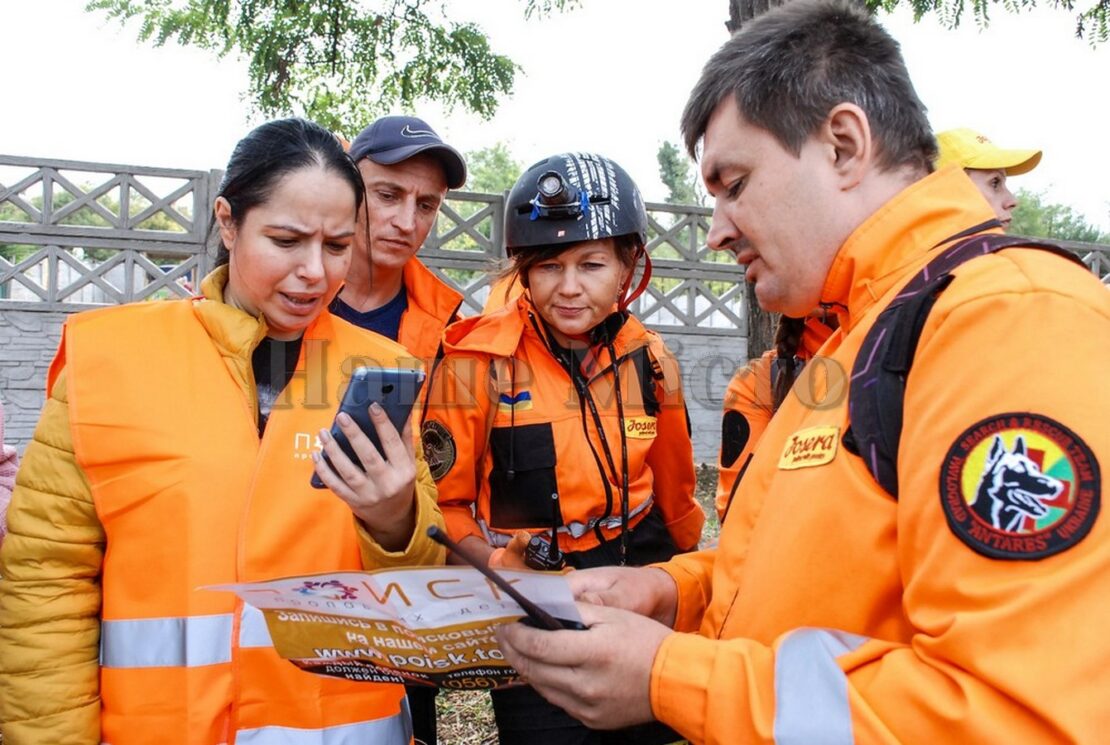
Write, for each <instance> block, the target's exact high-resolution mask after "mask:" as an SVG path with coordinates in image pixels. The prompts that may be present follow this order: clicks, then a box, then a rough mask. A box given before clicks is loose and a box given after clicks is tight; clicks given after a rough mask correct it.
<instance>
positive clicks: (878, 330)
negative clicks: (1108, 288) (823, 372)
mask: <svg viewBox="0 0 1110 745" xmlns="http://www.w3.org/2000/svg"><path fill="white" fill-rule="evenodd" d="M1017 247H1023V248H1036V249H1040V250H1043V251H1050V252H1052V253H1055V254H1058V255H1060V256H1063V257H1065V258H1068V259H1070V260H1072V261H1075V262H1076V263H1079V264H1082V262H1081V261H1080V260H1079V258H1078V257H1076V256H1075V255H1074V254H1072V253H1070V252H1068V251H1066V250H1064V249H1063V248H1061V247H1059V246H1057V245H1056V244H1053V243H1047V242H1044V241H1038V240H1033V239H1030V238H1021V237H1019V236H1008V235H999V234H997V233H989V234H984V235H974V236H971V237H970V238H964V239H963V240H960V241H958V242H956V243H954V244H952V245H951V246H948V247H947V248H944V249H942V250H941V252H940V253H939V254H938V255H937V256H936V257H934V258H933V259H932V260H931V261H930V262H929V263H928V264H926V265H925V267H924V268H922V269H921V271H919V272H918V273H917V274H915V275H914V276H913V278H912V279H910V281H909V282H907V283H906V285H905V287H903V288H902V291H901V292H899V293H898V295H896V296H895V298H894V300H892V301H891V303H890V305H888V306H887V307H886V308H884V309H883V311H882V313H880V314H879V317H878V318H877V319H876V321H875V325H874V326H872V327H871V328H870V330H868V332H867V336H866V337H865V338H864V340H863V346H862V347H861V348H860V351H859V354H858V355H857V356H856V360H855V363H854V364H853V365H852V377H851V382H850V384H849V389H848V420H849V422H850V425H849V427H848V430H847V431H846V432H845V433H844V438H843V441H844V447H845V448H846V449H847V450H848V451H849V452H851V453H854V454H855V455H858V456H859V457H861V458H862V459H863V462H864V464H865V465H866V466H867V470H868V471H869V472H870V473H871V476H872V477H873V478H874V479H875V481H877V482H878V483H879V486H881V487H882V488H883V489H884V490H885V491H886V492H887V493H888V494H890V495H891V496H892V497H894V498H895V499H897V498H898V445H899V441H900V440H901V439H902V409H903V404H904V400H905V396H906V378H907V377H908V375H909V372H910V367H911V366H912V365H913V358H914V354H915V353H916V351H917V342H918V339H919V338H920V336H921V330H922V329H923V328H924V327H925V321H926V320H927V319H928V317H929V312H930V311H931V310H932V309H933V305H934V304H935V303H936V301H937V297H938V296H939V295H940V293H941V292H943V291H944V288H945V287H947V286H948V284H949V283H950V282H951V281H952V279H953V276H952V271H953V270H955V269H956V267H958V266H959V265H960V264H963V263H964V262H965V261H969V260H971V259H974V258H976V257H977V256H984V255H986V254H991V253H995V252H997V251H1001V250H1002V249H1004V248H1017Z"/></svg>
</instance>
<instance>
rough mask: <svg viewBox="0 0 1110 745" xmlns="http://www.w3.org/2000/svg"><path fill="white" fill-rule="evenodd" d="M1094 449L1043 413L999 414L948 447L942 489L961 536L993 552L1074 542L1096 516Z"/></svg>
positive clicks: (1020, 552) (1018, 553) (1036, 550)
mask: <svg viewBox="0 0 1110 745" xmlns="http://www.w3.org/2000/svg"><path fill="white" fill-rule="evenodd" d="M1100 488H1101V481H1100V477H1099V468H1098V461H1097V460H1096V459H1095V454H1094V453H1093V452H1091V449H1090V448H1089V447H1088V446H1087V444H1086V443H1084V442H1083V440H1081V439H1080V438H1079V437H1078V436H1077V435H1076V434H1075V433H1074V432H1072V431H1071V430H1070V429H1068V428H1067V427H1065V426H1064V425H1062V424H1060V423H1059V422H1057V421H1054V420H1052V419H1049V418H1048V417H1046V416H1041V415H1039V414H1029V413H1010V414H999V415H998V416H994V417H990V418H989V419H984V420H983V421H981V422H978V423H976V424H974V425H972V426H971V427H969V428H967V429H966V430H964V432H963V434H961V435H960V436H959V438H957V439H956V442H955V443H953V445H952V447H951V448H949V450H948V455H947V457H946V458H945V459H944V466H943V467H942V468H941V472H940V494H941V504H942V505H943V507H944V514H945V516H946V517H947V518H948V524H949V525H950V526H951V528H952V532H954V533H955V534H956V535H957V536H958V537H959V538H960V540H962V541H963V542H964V543H966V544H967V545H968V546H970V547H971V548H973V549H975V550H976V551H978V552H979V553H981V554H983V555H984V556H990V557H993V558H996V559H1043V558H1045V557H1046V556H1052V555H1053V554H1058V553H1060V552H1061V551H1064V550H1066V549H1068V548H1071V547H1072V546H1074V545H1075V544H1077V543H1079V541H1081V540H1082V539H1083V537H1084V536H1086V535H1087V533H1088V532H1089V531H1090V529H1091V526H1092V525H1093V524H1094V522H1095V518H1096V517H1097V516H1098V511H1099V501H1100V493H1099V492H1100Z"/></svg>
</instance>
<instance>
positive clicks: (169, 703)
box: [51, 300, 411, 745]
mask: <svg viewBox="0 0 1110 745" xmlns="http://www.w3.org/2000/svg"><path fill="white" fill-rule="evenodd" d="M196 302H207V301H201V300H197V301H196ZM152 330H154V331H153V332H152ZM183 349H188V350H192V351H191V352H190V353H189V354H183V353H182V350H183ZM355 353H358V354H361V355H363V356H370V357H373V358H376V359H378V360H379V361H381V363H382V364H388V363H390V362H391V361H396V360H400V359H402V358H405V357H406V356H407V355H406V354H405V352H404V350H402V349H401V348H400V347H399V346H398V345H396V344H393V343H392V342H389V341H387V340H385V339H383V338H381V337H376V336H371V335H368V334H366V332H364V331H362V330H360V329H356V328H355V327H353V326H350V325H349V324H347V323H345V322H343V321H340V320H339V319H334V318H333V317H332V316H330V315H329V314H328V313H324V314H322V315H321V316H320V318H319V319H317V321H316V322H315V323H314V324H313V325H312V326H311V327H310V328H309V329H308V330H307V331H306V333H305V336H304V341H303V345H302V351H301V360H300V361H299V362H298V370H299V371H305V372H303V373H302V372H298V373H297V374H295V375H294V377H293V378H292V380H291V381H290V383H289V385H288V386H287V388H286V391H285V393H284V395H283V397H282V399H279V401H278V402H277V403H275V405H274V408H273V411H272V413H271V415H270V417H269V421H268V423H267V425H266V430H265V432H264V434H263V436H262V438H261V440H260V439H259V435H258V430H257V424H256V418H255V412H254V411H253V410H252V407H251V405H250V402H249V401H248V400H246V399H245V397H244V396H243V392H242V390H241V389H240V387H239V386H238V385H237V384H236V383H235V381H234V380H233V378H232V376H229V374H228V371H227V370H226V369H225V368H224V362H223V361H222V360H221V358H220V356H219V354H218V353H217V352H216V350H215V348H214V347H213V345H212V344H211V343H210V342H209V339H208V336H207V334H206V330H205V328H204V327H203V326H202V325H201V324H200V323H198V321H197V319H196V317H195V315H194V308H193V304H192V303H190V302H189V301H181V302H168V303H152V304H143V305H137V306H125V307H120V308H112V309H107V310H103V311H96V312H92V313H87V314H80V315H77V316H74V317H73V318H71V319H70V320H69V321H68V322H67V324H66V327H65V330H64V333H63V341H62V345H61V347H60V350H59V354H58V358H57V359H56V360H55V364H54V366H53V367H52V374H51V384H52V383H53V378H54V376H55V375H56V374H57V372H58V371H59V370H60V369H61V368H62V367H63V366H64V367H65V368H66V370H67V375H68V380H69V408H70V422H71V428H72V432H73V442H74V452H75V453H76V457H77V459H78V462H79V464H80V465H81V467H82V469H83V471H84V473H85V475H86V476H87V478H88V481H89V485H90V487H91V490H92V495H93V499H94V502H95V506H96V512H97V516H98V518H99V519H100V522H101V523H102V525H103V527H104V531H105V534H106V538H107V551H106V553H105V556H104V563H103V568H102V574H101V576H102V585H103V600H102V610H101V672H100V697H101V703H102V711H101V728H102V740H103V741H104V742H106V743H112V744H113V745H121V744H122V743H136V744H138V743H151V742H182V743H185V742H188V743H232V742H239V743H252V742H263V741H266V742H271V741H275V740H276V739H281V741H282V742H288V743H297V742H304V743H318V742H320V740H321V738H324V739H327V738H329V737H338V736H340V733H345V734H344V736H348V737H355V738H357V739H359V741H364V742H380V743H407V742H409V740H410V737H411V734H410V724H409V721H408V714H407V711H406V710H404V708H403V697H404V689H403V687H402V686H399V685H380V684H368V683H356V682H347V681H343V680H339V679H332V678H325V677H322V676H317V675H313V674H309V673H305V672H302V671H300V670H298V669H297V668H295V667H294V666H293V665H292V664H290V663H289V662H286V661H284V660H282V659H280V658H279V657H278V656H277V654H276V653H275V652H274V650H273V647H272V646H271V642H270V638H269V634H268V632H267V630H266V627H265V623H264V622H263V621H262V618H261V614H259V613H258V612H257V611H254V610H253V609H251V608H249V607H244V605H243V604H242V602H241V601H239V600H237V599H236V598H235V596H233V595H231V594H230V593H227V592H214V591H208V590H205V589H203V588H204V587H206V586H208V585H214V584H221V583H229V582H249V581H255V580H264V579H270V578H274V577H280V576H286V575H291V574H304V573H311V572H323V571H334V570H341V569H360V568H362V560H361V558H360V551H359V543H358V541H357V539H356V528H355V520H354V518H353V516H352V514H351V512H350V508H348V507H347V505H346V504H344V503H343V502H342V501H341V500H339V499H338V498H336V497H335V495H334V494H332V493H331V492H330V491H328V490H317V489H313V488H311V487H310V486H309V484H308V481H309V476H310V474H311V471H312V467H311V460H310V455H311V453H312V451H313V449H314V445H313V443H314V442H315V440H316V433H317V432H318V431H319V430H320V429H321V428H323V427H327V426H329V425H330V423H331V418H332V416H333V414H334V411H335V403H336V400H337V396H338V394H339V393H340V392H341V388H342V383H343V380H342V374H341V372H340V363H341V361H343V360H344V359H345V358H347V357H348V356H350V355H352V354H355ZM248 358H249V355H248ZM198 380H200V381H204V382H203V383H202V384H198V383H197V381H198ZM213 422H219V423H220V424H219V425H218V426H215V427H214V426H212V423H213Z"/></svg>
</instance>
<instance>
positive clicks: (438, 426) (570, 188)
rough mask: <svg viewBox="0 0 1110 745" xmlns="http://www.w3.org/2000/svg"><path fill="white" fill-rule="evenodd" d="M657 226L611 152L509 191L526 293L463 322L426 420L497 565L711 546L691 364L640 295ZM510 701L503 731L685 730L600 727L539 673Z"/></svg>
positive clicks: (653, 735)
mask: <svg viewBox="0 0 1110 745" xmlns="http://www.w3.org/2000/svg"><path fill="white" fill-rule="evenodd" d="M646 232H647V215H646V213H645V211H644V204H643V200H642V199H641V197H640V192H639V189H637V188H636V184H635V183H633V181H632V179H631V178H630V177H629V176H628V174H627V173H625V171H624V169H622V168H621V167H620V166H619V165H617V164H616V163H614V162H613V161H611V160H609V159H607V158H603V157H601V156H598V155H592V154H588V153H565V154H560V155H555V156H552V157H550V158H547V159H545V160H543V161H540V162H539V163H536V164H535V165H534V166H532V167H531V168H529V169H528V170H527V171H526V172H525V173H524V174H523V175H522V176H521V177H520V179H519V180H518V181H517V183H516V186H514V187H513V189H512V191H511V192H510V194H509V200H508V204H507V206H506V216H505V245H506V250H507V252H508V254H509V257H510V259H511V261H512V265H511V271H510V274H509V276H508V277H506V280H505V283H504V284H505V286H510V287H511V286H512V285H513V284H514V283H515V282H519V285H520V286H521V287H522V288H523V291H522V294H520V295H519V296H518V297H515V298H513V299H512V300H510V301H508V302H507V303H506V304H505V306H504V307H502V308H500V309H499V310H495V311H493V312H491V313H488V314H486V315H483V316H479V317H477V318H468V319H464V320H462V321H458V322H457V323H455V324H453V325H451V326H449V327H448V329H447V331H446V334H445V342H444V349H445V350H446V354H445V356H444V358H443V361H442V363H441V364H440V366H439V368H438V369H437V371H436V373H435V375H434V377H433V380H432V383H431V386H430V390H429V395H428V409H427V414H426V417H425V421H424V424H423V427H422V435H423V443H424V450H425V455H426V457H427V458H428V462H429V465H430V467H431V469H432V475H433V476H434V477H435V479H436V481H437V482H438V486H439V494H440V506H441V507H442V509H443V512H444V517H445V519H446V521H447V530H448V532H449V533H450V534H451V536H452V537H453V538H454V539H455V540H457V541H459V542H461V543H463V544H466V545H467V546H468V547H470V549H471V553H472V554H475V555H480V556H483V557H485V558H486V560H487V561H488V563H489V565H490V566H501V567H509V568H524V567H529V568H533V569H559V568H562V567H563V566H570V567H576V568H583V567H594V566H608V565H642V564H648V563H651V562H656V561H665V560H666V559H668V558H670V557H671V556H673V555H674V554H676V553H678V552H681V551H688V550H690V549H692V548H694V547H695V546H696V545H697V542H698V538H699V537H700V534H701V527H702V523H703V522H704V520H705V516H704V514H703V513H702V511H701V508H700V506H699V505H698V503H697V502H696V501H695V499H694V465H693V451H692V447H691V444H690V432H689V424H688V421H687V417H686V407H685V403H684V400H683V395H682V385H681V379H680V376H679V370H678V365H677V363H676V361H675V359H674V357H673V356H672V355H671V354H670V352H669V351H668V350H667V348H666V346H665V345H664V344H663V341H662V339H660V338H659V336H658V335H656V334H654V333H652V332H650V331H648V330H647V329H645V328H644V326H643V325H642V324H641V323H640V322H639V321H638V320H637V319H636V318H634V317H633V316H631V315H630V314H629V313H628V310H627V308H628V304H629V303H630V302H631V301H632V300H633V299H634V297H635V295H636V294H637V293H636V292H634V291H631V290H630V288H631V287H632V279H633V275H634V273H635V269H636V265H637V263H638V262H639V260H640V259H641V258H644V260H645V264H646V254H645V251H644V246H645V239H646ZM647 273H648V272H647V271H646V269H645V272H644V274H647ZM639 286H640V287H642V286H643V282H641V283H640V285H639ZM493 706H494V713H495V715H496V719H497V728H498V732H499V735H500V741H501V742H502V743H504V744H509V743H528V745H542V744H543V743H560V744H562V743H601V742H605V743H621V742H628V743H645V744H646V743H665V742H673V741H674V740H677V739H679V737H678V736H677V735H676V734H675V733H674V732H673V731H671V730H668V729H666V728H664V727H661V726H658V727H657V726H654V725H649V726H647V727H638V728H635V729H634V730H629V731H621V732H616V733H605V734H604V735H603V734H602V733H599V732H594V731H591V730H589V729H588V728H587V727H586V726H585V725H583V724H581V723H580V722H578V721H577V720H575V719H573V718H571V717H570V716H569V715H567V714H566V713H565V712H564V711H563V710H561V709H559V708H558V707H556V706H553V705H551V704H549V703H547V702H546V701H544V700H543V699H542V698H540V696H539V695H538V694H537V693H536V692H535V691H533V690H532V689H530V688H523V687H522V688H509V689H505V690H502V691H495V692H494V694H493Z"/></svg>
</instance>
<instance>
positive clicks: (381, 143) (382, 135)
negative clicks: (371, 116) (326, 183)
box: [350, 116, 466, 189]
mask: <svg viewBox="0 0 1110 745" xmlns="http://www.w3.org/2000/svg"><path fill="white" fill-rule="evenodd" d="M417 153H428V154H429V155H432V156H435V157H436V158H437V159H438V160H439V162H440V163H441V164H442V165H443V173H444V175H445V176H446V177H447V187H448V188H449V189H458V188H459V187H461V186H462V185H463V184H465V183H466V161H465V160H464V159H463V157H462V155H461V154H459V151H458V150H456V149H455V148H453V147H451V146H450V145H448V144H447V143H446V142H444V141H443V140H441V139H440V138H439V135H437V134H436V132H435V130H434V129H432V128H431V127H429V126H428V123H427V122H426V121H424V120H423V119H419V118H417V117H415V116H383V117H382V118H381V119H377V120H375V121H374V122H373V123H371V124H370V125H369V126H368V127H366V128H365V129H364V130H362V131H361V132H359V133H358V136H357V137H355V139H354V141H353V142H352V143H351V150H350V154H351V158H352V159H353V160H354V161H355V162H356V163H357V162H359V161H360V160H362V159H363V158H369V159H370V160H372V161H374V162H375V163H380V164H381V165H383V166H391V165H394V164H395V163H400V162H401V161H403V160H408V159H409V158H411V157H412V156H414V155H416V154H417Z"/></svg>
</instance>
